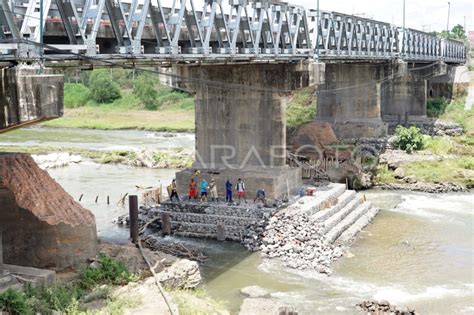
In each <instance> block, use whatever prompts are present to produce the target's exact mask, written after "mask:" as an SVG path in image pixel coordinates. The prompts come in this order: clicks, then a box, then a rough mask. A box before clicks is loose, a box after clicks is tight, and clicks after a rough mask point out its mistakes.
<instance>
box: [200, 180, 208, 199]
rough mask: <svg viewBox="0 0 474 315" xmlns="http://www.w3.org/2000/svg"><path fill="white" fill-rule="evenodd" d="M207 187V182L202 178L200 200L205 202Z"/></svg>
mask: <svg viewBox="0 0 474 315" xmlns="http://www.w3.org/2000/svg"><path fill="white" fill-rule="evenodd" d="M208 189H209V184H208V182H207V181H206V180H205V179H204V178H203V179H202V181H201V202H203V201H205V202H207V190H208Z"/></svg>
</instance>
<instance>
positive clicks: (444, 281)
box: [0, 128, 474, 314]
mask: <svg viewBox="0 0 474 315" xmlns="http://www.w3.org/2000/svg"><path fill="white" fill-rule="evenodd" d="M63 132H64V133H63ZM65 134H66V135H67V136H65ZM43 135H44V136H43ZM0 143H1V144H10V145H33V143H34V145H48V146H63V147H66V146H71V147H76V146H77V144H78V143H79V144H80V146H79V147H81V148H85V149H96V150H110V149H111V148H113V149H114V150H115V149H116V148H127V149H130V148H141V147H144V146H146V147H153V148H161V147H166V148H169V147H178V146H179V147H185V148H192V147H193V146H194V141H193V140H192V135H179V136H175V137H169V136H168V135H165V134H159V133H152V132H145V131H99V130H75V129H48V128H40V129H38V128H33V129H25V130H19V131H15V132H12V133H9V134H5V135H1V136H0ZM48 172H49V173H50V174H51V176H52V177H54V178H55V179H56V180H57V181H58V182H59V183H60V184H61V185H62V186H63V187H64V189H65V190H66V191H68V192H69V193H70V194H71V195H72V196H73V197H74V198H75V199H76V200H78V198H79V196H80V195H81V194H83V195H84V196H83V198H82V201H81V204H82V205H83V206H84V207H86V208H89V209H90V210H91V211H92V212H93V213H94V214H95V216H96V219H97V227H98V234H99V236H100V237H101V238H102V239H106V240H109V241H114V242H126V241H127V231H126V230H124V229H121V228H118V227H116V226H115V225H114V224H113V223H112V220H113V219H114V218H115V217H117V216H118V215H120V214H123V213H126V211H127V210H126V208H123V207H119V206H117V205H116V203H117V201H118V200H119V199H120V197H121V196H123V194H125V193H140V191H138V190H137V188H136V185H139V186H157V185H159V184H167V183H169V181H170V180H171V178H172V177H173V176H174V173H175V170H152V169H144V168H132V167H126V166H122V165H98V164H96V163H93V162H92V161H89V160H84V161H83V162H82V163H80V164H73V165H71V166H68V167H65V168H60V169H52V170H48ZM96 196H99V200H98V203H95V197H96ZM107 196H110V199H111V201H112V202H111V205H107V204H106V197H107ZM366 196H367V198H368V199H369V200H371V201H372V202H373V203H374V204H375V205H377V206H379V207H380V208H381V212H380V213H379V215H378V216H377V217H376V218H375V220H374V221H373V223H372V224H371V225H369V226H368V227H367V228H366V229H365V230H364V232H362V233H361V235H360V237H359V238H358V240H357V241H356V242H355V243H354V244H353V246H352V247H351V249H350V252H351V253H352V254H353V255H351V258H343V259H341V260H339V261H338V262H336V263H335V265H334V273H333V275H332V276H330V277H328V276H325V275H321V274H317V273H313V272H307V271H306V272H295V271H289V270H286V269H282V268H280V267H279V266H278V265H277V264H276V263H274V262H271V261H270V262H268V261H262V260H261V259H260V257H259V254H258V253H248V252H247V251H245V249H244V248H242V247H241V246H240V245H239V244H236V243H232V242H224V243H219V242H214V241H204V240H193V239H186V240H182V241H184V242H188V243H192V244H195V245H197V246H201V247H202V248H203V250H204V251H205V252H206V253H207V254H208V255H209V256H210V258H211V259H210V260H209V261H208V262H206V263H205V264H204V265H203V266H202V273H203V276H204V279H205V284H204V288H205V290H206V291H207V292H208V293H209V295H210V296H211V297H213V298H215V299H218V300H221V301H223V302H225V303H226V304H227V306H228V308H229V309H230V310H231V311H233V312H235V311H237V310H238V308H239V305H240V304H241V302H242V298H241V297H240V296H239V294H238V289H239V288H242V287H244V286H248V285H259V286H261V287H264V288H266V289H268V290H270V291H271V292H272V294H273V295H274V296H276V297H278V298H280V299H281V300H283V301H284V302H287V303H289V304H292V305H295V306H296V307H297V309H298V310H299V313H300V314H357V312H356V311H355V309H354V305H355V304H356V303H359V302H361V301H362V300H364V299H378V300H382V299H385V300H388V301H390V302H391V303H395V304H397V305H402V306H410V307H412V308H415V309H416V310H417V311H419V312H420V313H421V314H474V291H473V290H474V269H473V266H474V244H473V243H474V230H473V223H474V216H473V205H474V195H473V194H472V193H468V194H445V195H431V194H424V193H409V192H380V191H369V192H367V193H366Z"/></svg>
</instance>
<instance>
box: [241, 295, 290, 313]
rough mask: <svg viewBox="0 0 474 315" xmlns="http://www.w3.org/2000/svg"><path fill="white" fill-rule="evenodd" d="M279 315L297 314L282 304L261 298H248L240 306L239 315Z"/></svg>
mask: <svg viewBox="0 0 474 315" xmlns="http://www.w3.org/2000/svg"><path fill="white" fill-rule="evenodd" d="M257 314H265V315H280V314H293V315H297V314H298V312H297V311H296V310H295V309H294V308H293V307H291V306H289V305H285V304H283V303H282V302H280V301H278V300H275V299H262V298H256V299H252V298H248V299H245V300H244V302H243V303H242V305H241V306H240V312H239V315H257Z"/></svg>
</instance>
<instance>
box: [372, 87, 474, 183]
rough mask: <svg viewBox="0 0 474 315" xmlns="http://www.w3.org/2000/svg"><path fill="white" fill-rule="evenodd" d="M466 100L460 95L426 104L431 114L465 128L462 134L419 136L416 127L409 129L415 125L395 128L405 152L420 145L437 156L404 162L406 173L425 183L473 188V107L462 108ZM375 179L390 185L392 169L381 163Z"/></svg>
mask: <svg viewBox="0 0 474 315" xmlns="http://www.w3.org/2000/svg"><path fill="white" fill-rule="evenodd" d="M465 101H466V98H465V96H462V97H458V98H456V99H454V100H452V101H451V102H450V103H448V102H447V101H446V100H444V99H438V100H436V101H435V102H433V103H431V104H428V110H429V111H431V113H435V115H434V116H436V117H439V118H440V119H442V120H447V121H453V122H456V123H458V124H460V125H461V126H462V127H463V129H464V131H465V134H464V135H462V136H457V137H448V136H443V137H438V136H435V137H430V136H427V135H421V133H420V132H419V130H415V129H412V128H414V127H411V128H402V127H398V128H397V131H396V136H397V140H400V141H401V143H399V144H400V147H401V148H403V147H404V143H409V149H410V150H407V152H408V151H413V150H416V149H419V148H422V149H424V150H426V151H429V152H430V153H432V154H434V155H436V156H437V157H438V159H437V160H426V161H416V162H406V163H404V164H403V165H402V168H403V169H404V171H405V175H406V176H411V175H413V176H415V177H416V178H417V180H419V181H424V182H431V183H436V182H450V183H456V184H461V185H465V186H466V187H469V188H472V187H474V110H473V109H471V110H465V109H464V104H465ZM410 129H412V130H410ZM420 139H421V140H420ZM420 142H421V144H420ZM376 181H377V182H378V183H380V184H390V183H394V182H396V181H397V180H396V179H395V177H394V173H393V171H391V170H389V169H388V167H387V166H386V165H381V166H379V168H378V170H377V175H376Z"/></svg>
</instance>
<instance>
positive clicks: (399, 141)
mask: <svg viewBox="0 0 474 315" xmlns="http://www.w3.org/2000/svg"><path fill="white" fill-rule="evenodd" d="M394 145H395V146H396V147H397V148H399V149H401V150H404V151H406V152H407V153H411V152H413V151H418V150H422V149H423V147H424V143H423V134H422V133H421V130H420V128H417V127H415V126H411V127H409V128H405V127H403V126H397V129H395V141H394Z"/></svg>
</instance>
